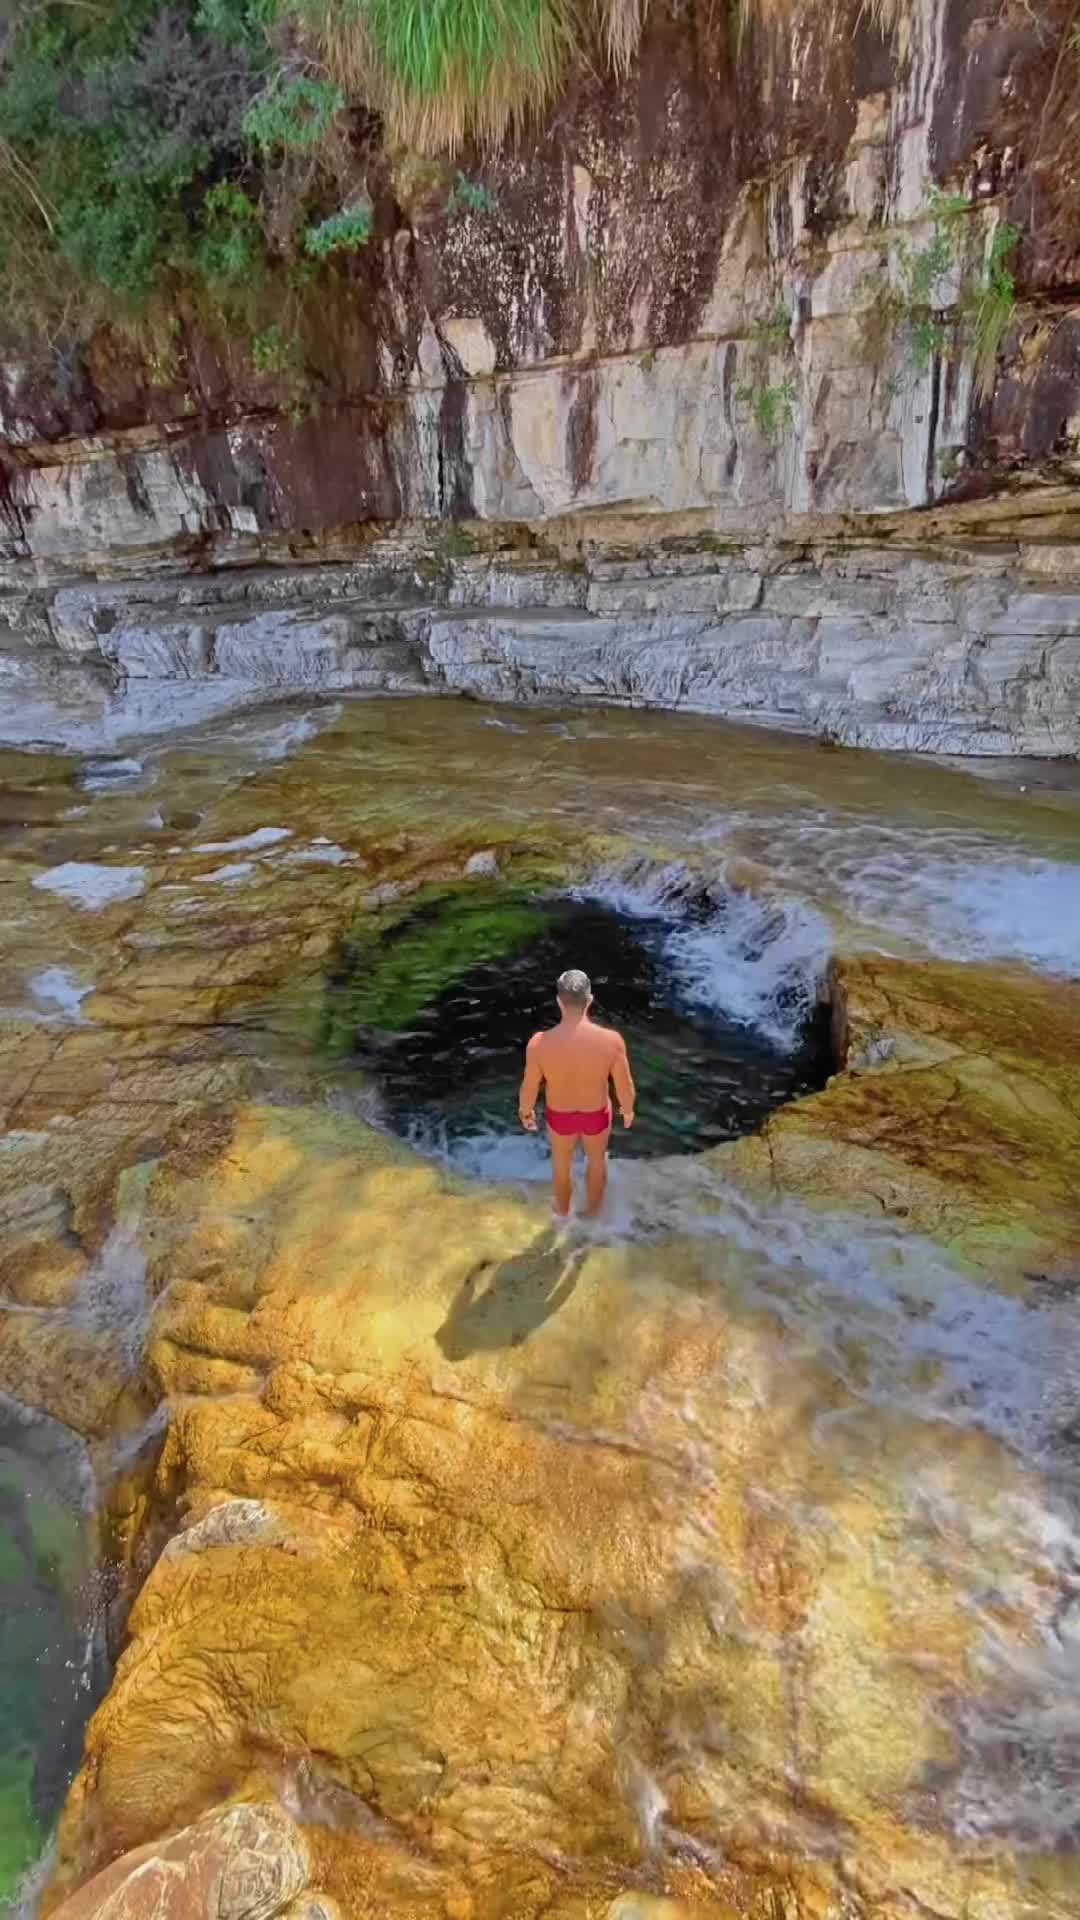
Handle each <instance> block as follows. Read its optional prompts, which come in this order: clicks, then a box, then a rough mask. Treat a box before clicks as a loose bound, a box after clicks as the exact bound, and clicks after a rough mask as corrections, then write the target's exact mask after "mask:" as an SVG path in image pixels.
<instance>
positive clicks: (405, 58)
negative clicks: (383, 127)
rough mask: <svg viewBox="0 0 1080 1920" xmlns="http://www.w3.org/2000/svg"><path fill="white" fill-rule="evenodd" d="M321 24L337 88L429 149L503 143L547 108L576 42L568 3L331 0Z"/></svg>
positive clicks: (395, 133) (393, 132) (396, 132)
mask: <svg viewBox="0 0 1080 1920" xmlns="http://www.w3.org/2000/svg"><path fill="white" fill-rule="evenodd" d="M317 30H318V34H319V39H320V42H321V48H322V52H323V57H324V58H325V60H326V63H327V66H328V68H329V70H330V72H331V73H332V74H333V76H334V78H335V79H336V80H337V81H338V83H339V85H341V86H342V87H343V88H344V89H345V91H346V92H347V93H350V94H352V95H354V96H359V97H361V98H364V99H366V100H367V101H368V102H369V104H370V105H372V106H373V107H376V108H377V109H378V110H379V111H380V112H381V113H382V114H383V117H384V119H385V120H386V122H387V125H388V130H389V133H390V137H391V139H392V140H395V141H401V142H404V143H407V144H408V145H409V146H411V147H413V148H416V149H419V150H420V151H423V152H450V153H452V152H453V151H454V150H455V149H456V148H457V147H458V146H460V144H461V142H462V141H463V140H464V139H465V138H466V137H468V136H472V137H475V138H478V139H480V140H482V141H484V142H487V143H493V142H495V141H497V140H499V139H500V138H501V137H502V136H503V135H504V134H505V133H506V132H507V131H508V129H509V128H511V127H512V126H513V125H514V124H516V123H520V122H521V121H522V120H523V119H524V118H525V117H526V116H527V115H528V114H529V113H530V112H534V111H537V110H539V109H542V108H543V107H545V106H546V105H547V104H548V102H549V100H550V99H551V98H552V96H553V95H554V93H555V92H556V90H557V88H558V84H559V81H560V79H561V77H562V74H563V71H564V68H565V65H566V62H567V59H568V57H569V55H570V53H571V51H572V49H573V45H574V35H573V26H572V20H571V15H570V12H569V9H568V8H567V7H566V6H565V5H564V4H563V0H348V4H346V5H342V3H341V0H329V4H324V5H323V6H322V7H321V8H320V11H319V14H318V17H317Z"/></svg>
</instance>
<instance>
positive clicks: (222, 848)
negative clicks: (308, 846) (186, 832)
mask: <svg viewBox="0 0 1080 1920" xmlns="http://www.w3.org/2000/svg"><path fill="white" fill-rule="evenodd" d="M291 837H292V828H291V827H256V828H255V830H254V832H253V833H242V834H240V835H239V837H238V838H237V839H235V840H200V841H199V844H198V846H197V847H196V848H195V852H196V853H258V851H259V849H260V848H261V847H274V846H276V845H277V843H278V841H279V840H289V839H291Z"/></svg>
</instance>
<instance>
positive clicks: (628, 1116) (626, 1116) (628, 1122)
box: [622, 1107, 634, 1132]
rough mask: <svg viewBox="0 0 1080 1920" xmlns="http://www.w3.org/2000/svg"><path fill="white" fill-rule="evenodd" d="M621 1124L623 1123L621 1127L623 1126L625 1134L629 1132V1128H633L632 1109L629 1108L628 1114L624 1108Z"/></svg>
mask: <svg viewBox="0 0 1080 1920" xmlns="http://www.w3.org/2000/svg"><path fill="white" fill-rule="evenodd" d="M622 1123H623V1126H624V1128H625V1129H626V1131H627V1132H629V1131H630V1128H631V1127H632V1126H633V1124H634V1109H633V1107H631V1108H630V1111H629V1113H628V1112H627V1110H626V1108H625V1107H624V1108H623V1117H622Z"/></svg>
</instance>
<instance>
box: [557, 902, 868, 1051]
mask: <svg viewBox="0 0 1080 1920" xmlns="http://www.w3.org/2000/svg"><path fill="white" fill-rule="evenodd" d="M696 884H697V883H696V881H695V877H694V876H693V875H691V874H690V873H689V871H688V870H687V869H686V868H685V867H682V866H668V867H662V868H648V867H638V868H631V869H626V870H623V871H621V872H613V873H608V874H604V873H601V874H598V875H596V876H595V877H594V878H593V879H592V880H590V881H588V882H587V883H586V885H585V886H583V887H581V888H579V889H578V890H577V892H578V897H579V898H583V899H590V900H597V901H600V902H601V903H602V904H603V905H605V906H608V907H610V908H611V909H612V910H613V911H614V912H616V913H626V914H633V915H635V916H636V917H638V918H639V919H653V920H664V921H673V922H674V924H673V925H672V926H671V929H670V931H669V932H667V933H666V934H665V936H664V942H663V950H664V956H665V958H666V960H667V962H668V965H669V966H670V967H671V969H672V971H673V973H674V975H675V979H676V982H677V984H678V987H679V989H680V991H681V993H682V994H683V996H684V997H685V999H686V1000H688V1001H689V1002H690V1003H691V1004H692V1005H695V1006H700V1007H708V1008H711V1009H712V1010H713V1011H714V1012H717V1013H722V1014H724V1015H726V1017H727V1018H728V1019H730V1020H737V1021H739V1022H740V1023H742V1024H744V1025H746V1026H752V1027H754V1028H756V1029H757V1031H758V1032H759V1033H761V1034H763V1035H764V1036H765V1037H766V1038H767V1039H769V1040H771V1041H772V1042H773V1044H774V1045H776V1046H781V1047H791V1046H794V1045H795V1043H796V1041H797V1040H798V1037H799V1033H800V1030H801V1028H802V1026H803V1025H804V1023H805V1021H806V1019H807V1016H808V1015H809V1014H810V1013H811V1012H812V1010H813V1007H814V1004H815V1002H816V999H817V989H818V982H819V981H820V980H821V978H822V976H823V974H824V971H825V968H826V965H827V963H828V958H829V949H830V934H829V928H828V926H827V924H826V922H825V920H824V919H823V917H822V916H821V915H820V914H819V913H818V912H817V911H816V910H815V909H814V908H813V907H811V906H809V905H808V904H807V903H806V902H805V901H802V900H799V899H791V898H773V897H771V896H770V895H767V894H765V895H757V894H752V893H749V892H746V891H745V890H740V889H735V888H729V889H723V888H718V889H717V890H716V891H715V893H714V894H713V902H714V904H713V907H712V910H711V911H710V912H709V913H707V915H705V916H700V915H699V914H698V913H697V912H696V911H695V913H694V914H693V915H691V913H690V912H689V911H688V900H689V899H690V898H691V897H692V895H693V891H694V887H695V885H696Z"/></svg>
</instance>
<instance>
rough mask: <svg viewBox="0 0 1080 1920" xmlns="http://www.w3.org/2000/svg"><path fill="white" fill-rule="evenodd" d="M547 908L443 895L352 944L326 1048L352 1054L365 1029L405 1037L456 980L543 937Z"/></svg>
mask: <svg viewBox="0 0 1080 1920" xmlns="http://www.w3.org/2000/svg"><path fill="white" fill-rule="evenodd" d="M544 918H545V915H544V912H543V909H542V908H540V907H538V906H536V905H535V904H534V902H532V901H531V900H529V899H528V898H527V897H525V896H523V895H521V894H514V893H507V892H503V891H498V892H495V891H492V890H490V889H479V888H467V889H462V890H461V891H459V892H456V893H446V894H437V895H435V896H434V897H429V899H428V900H427V901H426V902H425V903H424V906H423V907H422V908H421V909H420V910H419V911H418V910H416V909H414V910H413V911H412V912H410V913H409V914H408V915H407V917H406V918H405V919H404V920H403V921H402V922H400V923H399V924H398V925H397V926H394V927H391V928H389V929H385V928H384V929H383V930H381V931H380V930H378V929H376V928H369V927H366V926H365V927H363V928H362V929H361V930H360V931H359V932H358V933H357V934H355V935H354V936H353V938H352V939H351V940H350V941H349V942H348V943H347V945H346V948H345V950H344V953H343V955H342V964H341V967H340V969H339V973H338V977H337V978H336V980H335V982H334V985H333V990H332V992H331V994H330V996H329V997H328V1000H327V1003H326V1007H325V1009H324V1014H323V1023H322V1031H321V1034H320V1045H321V1046H322V1048H323V1049H324V1050H325V1051H326V1052H327V1053H329V1054H331V1055H341V1054H346V1053H349V1052H351V1050H352V1048H353V1047H354V1045H355V1041H356V1034H357V1031H358V1030H359V1029H362V1028H365V1027H375V1028H377V1029H378V1030H379V1031H381V1032H383V1033H400V1032H401V1030H402V1028H404V1027H406V1026H407V1025H408V1024H409V1021H410V1020H412V1019H413V1018H415V1016H416V1014H418V1013H419V1011H420V1009H421V1007H426V1006H427V1005H428V1004H429V1003H430V1002H431V1001H432V1000H434V999H435V998H436V997H437V996H438V995H439V994H440V993H442V991H443V989H444V988H446V987H448V986H449V985H450V984H451V983H452V982H453V981H454V980H460V979H461V978H462V976H463V975H464V974H466V973H468V972H469V971H470V969H471V968H473V967H476V966H479V965H481V963H482V962H483V961H486V960H496V959H498V958H499V956H500V955H501V954H505V953H512V952H514V951H515V950H516V949H517V948H518V947H522V946H525V945H527V943H528V942H529V941H530V940H534V939H535V938H536V934H537V930H538V929H539V928H540V927H542V926H543V924H544Z"/></svg>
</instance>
